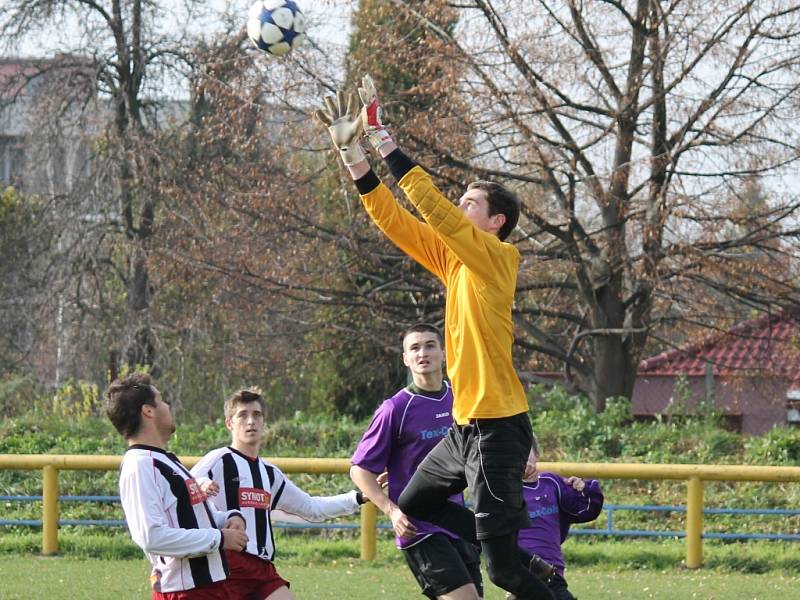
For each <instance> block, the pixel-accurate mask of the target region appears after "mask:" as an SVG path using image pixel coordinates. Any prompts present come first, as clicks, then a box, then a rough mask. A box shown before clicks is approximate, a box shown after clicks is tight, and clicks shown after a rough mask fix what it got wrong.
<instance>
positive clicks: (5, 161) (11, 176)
mask: <svg viewBox="0 0 800 600" xmlns="http://www.w3.org/2000/svg"><path fill="white" fill-rule="evenodd" d="M24 172H25V152H24V150H23V144H22V137H20V136H8V135H5V136H0V182H2V184H3V185H13V186H14V187H16V188H21V187H22V184H23V174H24Z"/></svg>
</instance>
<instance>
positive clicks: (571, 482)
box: [564, 475, 586, 492]
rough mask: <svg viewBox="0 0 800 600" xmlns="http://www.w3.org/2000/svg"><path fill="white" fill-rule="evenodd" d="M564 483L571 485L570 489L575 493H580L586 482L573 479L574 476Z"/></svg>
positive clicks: (566, 479) (578, 478)
mask: <svg viewBox="0 0 800 600" xmlns="http://www.w3.org/2000/svg"><path fill="white" fill-rule="evenodd" d="M564 483H566V484H567V485H571V486H572V489H573V490H575V491H576V492H582V491H583V488H585V487H586V482H585V481H584V480H583V479H581V478H580V477H575V476H574V475H573V476H572V477H567V478H565V479H564Z"/></svg>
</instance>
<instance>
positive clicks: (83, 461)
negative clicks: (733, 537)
mask: <svg viewBox="0 0 800 600" xmlns="http://www.w3.org/2000/svg"><path fill="white" fill-rule="evenodd" d="M121 460H122V457H121V456H86V455H55V454H54V455H47V454H0V469H15V470H38V469H41V470H42V504H43V506H42V553H43V554H46V555H47V554H55V553H57V552H58V472H59V471H62V470H95V471H97V470H99V471H108V470H116V469H119V465H120V462H121ZM198 460H199V457H196V456H190V457H182V458H181V461H182V462H183V463H184V464H185V465H186V466H188V467H192V466H194V464H195V463H196V462H197V461H198ZM269 460H270V462H272V463H273V464H275V465H276V466H277V467H279V468H280V469H282V470H283V471H284V472H286V473H326V474H331V473H341V474H344V473H348V472H349V470H350V461H349V460H347V459H346V458H270V459H269ZM539 469H540V470H542V471H552V472H555V473H559V474H561V475H576V476H578V477H584V478H590V477H591V478H593V479H644V480H665V479H669V480H676V481H686V482H687V495H686V566H687V567H689V568H690V569H697V568H699V567H700V566H701V565H702V563H703V539H702V535H703V502H704V500H703V491H704V482H705V481H765V482H771V481H788V482H800V467H752V466H739V465H652V464H631V463H597V464H585V463H550V462H540V463H539ZM376 520H377V513H376V508H375V505H374V504H372V503H367V504H365V505H364V506H362V507H361V558H362V559H364V560H373V559H374V558H375V548H376Z"/></svg>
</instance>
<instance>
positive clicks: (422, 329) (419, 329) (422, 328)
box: [403, 323, 444, 347]
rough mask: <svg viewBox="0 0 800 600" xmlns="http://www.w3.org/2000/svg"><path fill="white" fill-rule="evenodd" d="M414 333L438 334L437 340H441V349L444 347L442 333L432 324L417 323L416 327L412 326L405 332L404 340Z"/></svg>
mask: <svg viewBox="0 0 800 600" xmlns="http://www.w3.org/2000/svg"><path fill="white" fill-rule="evenodd" d="M412 333H434V334H436V339H437V340H439V347H442V346H444V344H443V343H442V333H441V332H440V331H439V329H438V328H437V327H434V326H433V325H431V324H430V323H417V324H416V325H412V326H411V327H409V328H408V329H406V330H405V331H404V332H403V340H405V339H406V338H407V337H408V336H409V335H411V334H412Z"/></svg>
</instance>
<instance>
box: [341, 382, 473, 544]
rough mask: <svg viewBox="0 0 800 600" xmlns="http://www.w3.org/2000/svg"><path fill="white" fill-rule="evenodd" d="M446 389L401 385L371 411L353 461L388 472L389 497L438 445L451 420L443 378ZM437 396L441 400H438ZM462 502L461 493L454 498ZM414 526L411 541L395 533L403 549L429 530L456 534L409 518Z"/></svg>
mask: <svg viewBox="0 0 800 600" xmlns="http://www.w3.org/2000/svg"><path fill="white" fill-rule="evenodd" d="M445 385H446V391H445V393H444V394H443V395H442V394H440V393H436V392H434V393H432V394H431V395H430V396H425V395H423V394H422V393H421V392H412V391H411V390H410V389H408V388H404V389H402V390H400V391H399V392H397V393H396V394H395V395H394V396H392V397H391V398H389V399H388V400H385V401H384V402H383V403H382V404H381V405H380V406H379V407H378V410H376V411H375V414H374V416H373V417H372V422H371V423H370V424H369V427H368V428H367V430H366V431H365V432H364V435H363V436H362V438H361V441H360V442H359V443H358V447H357V448H356V451H355V453H354V454H353V458H352V459H351V460H350V462H351V463H353V464H354V465H357V466H359V467H361V468H362V469H366V470H367V471H370V472H372V473H382V472H383V471H384V470H388V471H389V499H390V500H391V501H392V502H395V503H396V502H397V498H398V497H399V496H400V492H402V491H403V488H405V486H406V484H407V483H408V481H409V480H410V479H411V476H412V475H413V474H414V472H415V471H416V470H417V466H418V465H419V463H421V462H422V459H423V458H425V457H426V456H427V455H428V453H429V452H430V451H431V450H432V449H433V447H434V446H436V444H438V443H439V440H441V439H442V438H443V437H444V436H445V435H447V430H448V429H449V428H450V425H451V424H452V422H453V416H452V411H453V391H452V389H451V388H450V384H449V383H448V382H445ZM436 396H441V398H436ZM450 500H453V501H454V502H461V503H463V502H464V496H463V495H462V494H458V495H456V496H452V497H451V498H450ZM409 520H410V521H411V522H412V523H414V525H416V527H417V535H416V536H415V537H413V538H411V539H404V538H400V537H399V536H398V537H396V538H395V539H396V541H397V546H398V547H399V548H407V547H408V546H412V545H414V544H416V543H418V542H420V541H421V540H422V539H424V538H426V537H428V536H429V535H430V534H432V533H444V534H447V535H449V536H450V537H452V538H456V537H457V536H455V535H453V534H452V533H450V532H449V531H446V530H444V529H441V528H439V527H436V526H435V525H432V524H430V523H427V522H425V521H418V520H416V519H412V518H411V517H409Z"/></svg>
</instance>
